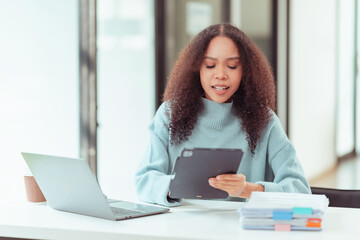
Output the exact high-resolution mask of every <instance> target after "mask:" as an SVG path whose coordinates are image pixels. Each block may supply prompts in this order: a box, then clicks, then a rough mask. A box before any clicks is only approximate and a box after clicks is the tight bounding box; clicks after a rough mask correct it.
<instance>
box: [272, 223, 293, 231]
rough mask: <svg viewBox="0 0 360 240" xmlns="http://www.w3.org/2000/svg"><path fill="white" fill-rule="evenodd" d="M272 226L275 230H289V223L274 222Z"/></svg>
mask: <svg viewBox="0 0 360 240" xmlns="http://www.w3.org/2000/svg"><path fill="white" fill-rule="evenodd" d="M274 227H275V228H274V230H275V231H291V225H290V224H275V225H274Z"/></svg>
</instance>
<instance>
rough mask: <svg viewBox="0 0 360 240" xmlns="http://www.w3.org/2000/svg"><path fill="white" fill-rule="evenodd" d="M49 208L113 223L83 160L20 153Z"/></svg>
mask: <svg viewBox="0 0 360 240" xmlns="http://www.w3.org/2000/svg"><path fill="white" fill-rule="evenodd" d="M21 154H22V156H23V158H24V159H25V161H26V163H27V165H28V166H29V168H30V170H31V172H32V174H33V175H34V177H35V180H36V181H37V183H38V185H39V187H40V189H41V191H42V192H43V194H44V196H45V198H46V200H47V203H48V205H49V206H50V207H52V208H54V209H57V210H62V211H67V212H73V213H79V214H84V215H88V216H94V217H100V218H106V219H111V220H115V216H114V214H113V212H112V210H111V208H110V206H109V204H108V202H107V200H106V198H105V196H104V195H103V193H102V191H101V189H100V186H99V184H98V182H97V181H96V178H95V176H94V175H93V173H92V171H91V169H90V167H89V165H88V164H87V162H86V161H85V160H81V159H76V158H65V157H57V156H50V155H42V154H34V153H21Z"/></svg>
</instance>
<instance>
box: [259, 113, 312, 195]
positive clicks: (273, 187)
mask: <svg viewBox="0 0 360 240" xmlns="http://www.w3.org/2000/svg"><path fill="white" fill-rule="evenodd" d="M269 125H271V127H270V131H269V135H268V141H267V144H268V145H267V154H266V155H267V157H268V162H269V165H270V168H271V169H272V171H273V173H274V180H273V182H266V181H259V182H256V183H258V184H261V185H263V186H264V189H265V192H299V193H311V191H310V186H309V183H308V182H307V180H306V178H305V175H304V171H303V169H302V167H301V164H300V161H299V160H298V158H297V156H296V151H295V149H294V147H293V145H292V144H291V142H290V141H289V139H288V138H287V136H286V133H285V132H284V130H283V128H282V126H281V123H280V120H279V119H278V117H277V116H276V115H275V114H273V117H272V120H271V122H270V124H269Z"/></svg>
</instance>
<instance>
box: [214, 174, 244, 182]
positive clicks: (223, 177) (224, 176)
mask: <svg viewBox="0 0 360 240" xmlns="http://www.w3.org/2000/svg"><path fill="white" fill-rule="evenodd" d="M216 179H218V180H241V181H245V176H244V175H243V174H221V175H218V176H216Z"/></svg>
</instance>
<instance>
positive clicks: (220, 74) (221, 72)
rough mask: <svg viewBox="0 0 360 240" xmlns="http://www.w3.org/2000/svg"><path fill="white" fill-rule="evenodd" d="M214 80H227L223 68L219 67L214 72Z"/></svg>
mask: <svg viewBox="0 0 360 240" xmlns="http://www.w3.org/2000/svg"><path fill="white" fill-rule="evenodd" d="M216 78H217V79H220V80H225V79H226V78H227V75H226V72H225V70H224V68H222V67H220V68H219V69H218V71H217V72H216Z"/></svg>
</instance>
